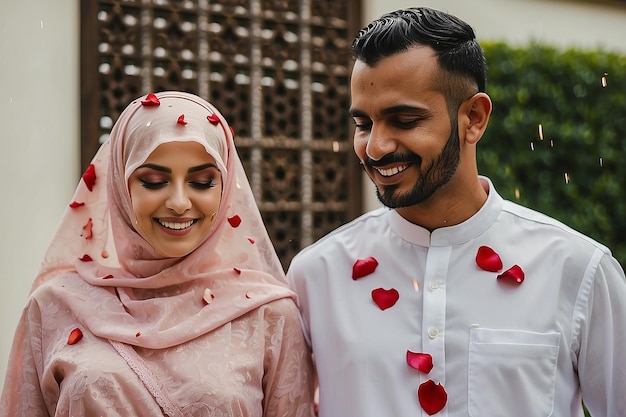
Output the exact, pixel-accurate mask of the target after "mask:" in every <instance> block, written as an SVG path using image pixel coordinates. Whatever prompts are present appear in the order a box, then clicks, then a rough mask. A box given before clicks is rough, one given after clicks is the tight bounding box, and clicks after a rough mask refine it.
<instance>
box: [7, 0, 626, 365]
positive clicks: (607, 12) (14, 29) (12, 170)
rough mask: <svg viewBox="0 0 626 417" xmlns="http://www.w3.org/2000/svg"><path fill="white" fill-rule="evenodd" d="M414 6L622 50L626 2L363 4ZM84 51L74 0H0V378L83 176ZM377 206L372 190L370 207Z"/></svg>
mask: <svg viewBox="0 0 626 417" xmlns="http://www.w3.org/2000/svg"><path fill="white" fill-rule="evenodd" d="M418 4H419V5H424V6H430V7H435V8H440V9H442V10H445V11H448V12H451V13H453V14H457V15H459V16H460V17H461V18H463V19H465V20H467V21H468V22H469V23H471V24H472V25H473V26H474V27H475V29H476V31H477V34H478V37H479V38H481V39H485V40H487V39H489V40H507V41H510V42H514V43H517V44H523V43H526V42H528V41H529V40H531V39H537V40H541V41H546V42H551V43H553V44H555V45H559V46H581V47H585V48H604V49H611V50H618V51H623V52H624V53H626V42H624V40H625V39H626V7H624V6H622V7H613V6H610V5H608V4H603V3H601V2H599V1H588V2H576V1H551V0H465V1H459V0H430V1H429V0H422V1H415V0H411V1H409V0H365V1H364V5H365V14H364V22H363V23H366V21H369V20H371V19H373V18H375V17H378V16H379V15H380V14H382V13H383V12H386V11H390V10H394V9H397V8H400V7H408V6H413V5H418ZM78 48H79V2H78V0H74V1H70V0H29V1H22V0H0V57H1V59H0V126H1V129H0V132H1V133H0V135H2V136H1V137H0V178H1V185H0V190H1V192H0V195H1V200H0V201H1V202H0V219H2V222H3V226H2V231H1V232H0V281H1V284H2V291H1V292H0V330H1V332H0V334H1V336H0V376H1V375H4V372H5V369H6V361H7V356H8V352H9V349H10V344H11V340H12V335H13V331H14V329H15V325H16V323H17V320H18V318H19V315H20V313H21V310H22V308H23V306H24V303H25V301H26V297H27V294H28V290H29V288H30V284H31V282H32V279H33V276H34V275H35V273H36V271H37V269H38V266H39V262H40V260H41V257H42V256H43V253H44V250H45V248H46V246H47V244H48V241H49V240H50V238H51V236H52V234H53V232H54V230H55V228H56V225H57V223H58V221H59V218H60V216H61V213H62V211H63V210H64V209H65V206H66V204H67V203H68V201H69V200H70V198H71V195H72V193H73V191H74V187H75V186H76V183H77V182H78V180H79V176H80V172H79V162H78V161H79V140H80V139H79V80H80V74H79V54H78ZM364 183H365V184H366V185H365V187H366V189H367V190H368V192H369V191H371V189H372V186H371V185H370V184H369V181H364ZM376 205H377V202H376V199H375V197H373V195H368V197H367V201H366V206H367V208H372V207H375V206H376Z"/></svg>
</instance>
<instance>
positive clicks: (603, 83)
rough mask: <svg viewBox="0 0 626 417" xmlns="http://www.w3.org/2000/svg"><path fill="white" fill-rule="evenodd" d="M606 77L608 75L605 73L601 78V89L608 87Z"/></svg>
mask: <svg viewBox="0 0 626 417" xmlns="http://www.w3.org/2000/svg"><path fill="white" fill-rule="evenodd" d="M608 75H609V74H608V73H606V72H605V73H604V75H603V76H602V88H605V87H606V86H607V85H608V83H607V80H606V77H607V76H608Z"/></svg>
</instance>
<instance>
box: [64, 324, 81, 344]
mask: <svg viewBox="0 0 626 417" xmlns="http://www.w3.org/2000/svg"><path fill="white" fill-rule="evenodd" d="M82 338H83V332H82V331H81V330H80V329H79V328H78V327H77V328H75V329H74V330H72V331H71V332H70V335H69V337H68V338H67V344H68V345H74V344H76V343H78V342H79V341H80V339H82Z"/></svg>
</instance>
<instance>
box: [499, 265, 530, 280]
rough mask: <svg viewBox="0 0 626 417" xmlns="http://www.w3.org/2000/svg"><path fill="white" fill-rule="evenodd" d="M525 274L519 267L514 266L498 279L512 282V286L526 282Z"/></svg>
mask: <svg viewBox="0 0 626 417" xmlns="http://www.w3.org/2000/svg"><path fill="white" fill-rule="evenodd" d="M524 278H525V274H524V271H522V268H520V266H519V265H513V266H512V267H510V268H509V269H507V270H506V271H504V272H503V273H501V274H500V275H498V279H499V280H500V279H501V280H504V281H507V282H510V283H512V284H521V283H522V282H523V281H524Z"/></svg>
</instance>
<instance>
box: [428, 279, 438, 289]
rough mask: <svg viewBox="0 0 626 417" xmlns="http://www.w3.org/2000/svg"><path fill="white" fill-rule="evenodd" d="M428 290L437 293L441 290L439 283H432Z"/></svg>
mask: <svg viewBox="0 0 626 417" xmlns="http://www.w3.org/2000/svg"><path fill="white" fill-rule="evenodd" d="M428 288H430V290H431V291H435V290H438V289H439V283H437V282H435V281H431V282H430V284H428Z"/></svg>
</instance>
